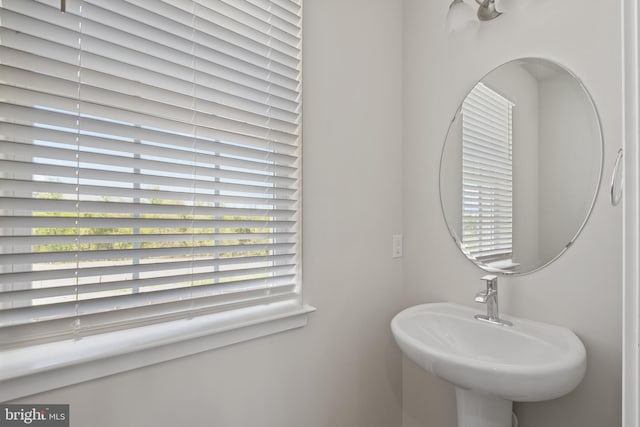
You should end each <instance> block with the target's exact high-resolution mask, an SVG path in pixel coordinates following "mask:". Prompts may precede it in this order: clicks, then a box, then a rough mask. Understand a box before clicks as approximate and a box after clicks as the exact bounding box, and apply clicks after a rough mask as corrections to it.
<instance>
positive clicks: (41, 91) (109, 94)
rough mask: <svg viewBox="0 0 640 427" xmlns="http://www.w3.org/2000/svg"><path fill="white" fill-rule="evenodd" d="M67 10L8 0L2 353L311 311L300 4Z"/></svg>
mask: <svg viewBox="0 0 640 427" xmlns="http://www.w3.org/2000/svg"><path fill="white" fill-rule="evenodd" d="M65 3H66V5H65V7H66V10H65V12H64V13H62V12H61V10H60V8H61V2H60V1H59V0H39V1H25V0H4V1H3V2H2V8H1V9H0V13H1V16H0V19H1V23H2V27H1V29H0V31H1V32H0V57H1V58H2V61H1V63H2V65H1V66H0V67H1V68H2V69H1V70H0V76H1V86H0V96H1V103H0V108H1V114H0V126H1V129H0V144H1V148H0V150H1V151H0V164H1V166H0V186H1V188H0V203H2V205H1V208H0V215H1V216H0V232H1V233H0V234H1V235H0V242H1V243H0V247H1V250H2V253H1V256H0V258H1V261H0V331H1V332H2V333H1V334H0V336H1V337H2V338H1V339H0V349H5V350H6V351H15V349H16V348H17V349H18V350H19V349H20V348H29V347H30V346H34V345H46V343H52V342H58V343H59V342H61V341H64V340H68V341H69V342H74V343H77V342H81V341H82V340H83V339H86V338H89V337H93V339H96V336H98V335H103V336H106V334H109V333H113V332H114V331H124V330H126V331H129V332H130V331H131V330H132V328H144V327H153V326H155V327H156V328H157V327H158V325H160V326H162V325H168V324H169V323H168V322H176V321H180V320H181V319H198V321H201V320H202V319H205V318H206V319H214V320H215V319H229V318H233V317H234V316H237V315H238V313H249V314H247V316H249V317H251V316H253V317H251V322H250V323H252V324H256V323H258V324H259V323H260V321H261V318H260V316H257V317H256V316H255V313H256V312H257V311H251V310H250V309H251V308H256V310H266V312H265V315H264V317H265V318H269V319H272V318H274V316H275V317H276V318H280V317H283V316H284V317H286V316H287V315H288V314H287V313H293V314H295V315H297V314H299V313H301V312H307V311H309V308H305V307H304V306H303V305H302V302H301V292H300V277H299V276H300V274H299V270H300V265H299V263H300V257H299V246H300V240H299V211H298V210H299V205H300V187H299V173H300V167H299V166H300V158H299V153H300V68H301V67H300V57H301V55H300V37H301V35H300V25H301V5H300V2H299V0H248V1H247V0H243V1H240V0H219V1H205V0H193V1H188V0H181V1H179V0H166V1H155V0H154V1H151V0H130V1H125V0H76V1H73V0H67V1H66V2H65ZM283 307H287V308H283ZM270 308H273V310H275V311H270ZM283 310H284V311H283ZM274 313H275V314H274ZM282 313H285V314H282ZM207 316H209V317H207ZM212 316H213V317H212ZM216 316H217V317H216ZM247 319H248V317H240V318H238V320H237V323H242V324H246V323H247ZM194 323H197V322H191V323H190V325H193V324H194ZM172 325H174V324H172ZM295 326H300V324H299V323H298V324H296V325H295ZM225 328H227V329H228V325H226V326H225ZM205 329H206V328H205ZM210 329H211V328H210ZM183 332H184V331H182V332H179V334H183ZM204 332H206V331H202V330H200V331H198V332H197V334H203V333H204ZM190 333H194V334H195V332H193V331H192V332H190ZM163 339H164V340H165V342H166V340H169V341H171V340H172V339H173V340H178V339H181V338H180V337H178V336H174V337H173V338H171V337H164V338H163ZM148 345H150V346H151V345H153V343H151V342H149V343H148ZM122 351H123V352H125V351H126V349H123V350H122ZM3 400H4V399H3Z"/></svg>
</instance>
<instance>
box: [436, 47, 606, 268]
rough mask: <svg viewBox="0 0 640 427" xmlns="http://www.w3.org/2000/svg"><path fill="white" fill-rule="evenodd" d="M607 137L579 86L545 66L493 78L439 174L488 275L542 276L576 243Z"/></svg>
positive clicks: (448, 145) (467, 106) (454, 126)
mask: <svg viewBox="0 0 640 427" xmlns="http://www.w3.org/2000/svg"><path fill="white" fill-rule="evenodd" d="M602 152H603V143H602V134H601V130H600V123H599V119H598V115H597V112H596V109H595V107H594V105H593V102H592V100H591V98H590V96H589V94H588V93H587V91H586V89H585V88H584V86H583V85H582V84H581V83H580V82H579V81H578V79H577V78H576V77H575V76H574V75H573V74H571V73H570V72H569V71H567V70H566V69H564V68H563V67H561V66H559V65H557V64H555V63H552V62H550V61H547V60H543V59H534V58H527V59H520V60H516V61H512V62H509V63H507V64H504V65H502V66H500V67H498V68H496V69H495V70H493V71H492V72H490V73H489V74H487V75H486V76H485V77H484V78H483V79H482V80H481V81H480V82H478V83H477V84H476V85H475V86H474V87H473V89H472V90H471V91H470V92H469V93H468V94H467V96H466V97H465V99H464V100H463V102H462V104H461V106H460V108H459V109H458V112H457V113H456V115H455V117H454V120H453V121H452V123H451V126H450V128H449V132H448V134H447V138H446V141H445V144H444V148H443V152H442V159H441V164H440V199H441V203H442V210H443V214H444V217H445V221H446V223H447V226H448V227H449V231H450V232H451V235H452V236H453V238H454V239H455V241H456V243H457V244H458V246H459V247H460V249H461V250H462V252H463V253H464V254H465V255H466V256H467V258H469V259H470V260H472V261H473V262H475V263H476V264H477V265H478V266H479V267H480V268H482V269H484V270H487V271H493V272H499V273H503V274H524V273H529V272H532V271H535V270H537V269H539V268H541V267H543V266H545V265H547V264H548V263H550V262H552V261H553V260H555V259H556V258H557V257H558V256H560V255H561V254H562V253H563V252H564V251H565V250H566V249H567V248H568V247H569V246H570V245H571V244H572V243H573V242H574V240H575V239H576V237H577V236H578V234H579V233H580V231H581V229H582V227H583V226H584V224H585V223H586V220H587V218H588V217H589V213H590V211H591V208H592V207H593V204H594V202H595V196H596V193H597V190H598V187H599V183H600V175H601V172H602Z"/></svg>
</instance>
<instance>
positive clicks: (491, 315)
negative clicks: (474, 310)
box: [475, 274, 513, 326]
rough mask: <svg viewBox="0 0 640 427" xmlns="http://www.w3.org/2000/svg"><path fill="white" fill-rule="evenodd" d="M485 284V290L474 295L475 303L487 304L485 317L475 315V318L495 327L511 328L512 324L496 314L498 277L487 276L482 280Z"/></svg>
mask: <svg viewBox="0 0 640 427" xmlns="http://www.w3.org/2000/svg"><path fill="white" fill-rule="evenodd" d="M482 280H484V281H486V282H487V289H485V290H484V291H480V292H478V293H477V294H476V298H475V301H476V302H479V303H482V304H487V315H486V316H485V315H483V314H476V316H475V318H476V319H478V320H482V321H483V322H489V323H493V324H495V325H502V326H513V323H511V322H509V321H508V320H504V319H501V318H500V315H499V313H498V276H494V275H493V274H487V275H486V276H484V277H483V278H482Z"/></svg>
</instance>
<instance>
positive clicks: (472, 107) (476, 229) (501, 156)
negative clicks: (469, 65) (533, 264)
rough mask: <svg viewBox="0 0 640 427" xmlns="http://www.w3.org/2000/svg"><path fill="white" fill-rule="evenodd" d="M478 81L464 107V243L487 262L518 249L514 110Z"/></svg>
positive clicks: (509, 255) (469, 250)
mask: <svg viewBox="0 0 640 427" xmlns="http://www.w3.org/2000/svg"><path fill="white" fill-rule="evenodd" d="M513 106H514V104H513V103H512V102H511V101H509V100H508V99H506V98H504V97H503V96H501V95H500V94H498V93H497V92H495V91H493V90H492V89H490V88H488V87H487V86H485V85H484V84H483V83H478V84H477V85H476V86H475V87H474V88H473V90H472V91H471V93H470V94H469V95H468V96H467V97H466V99H465V101H464V103H463V105H462V140H463V143H462V187H463V188H462V243H463V245H464V248H465V250H467V251H468V253H469V255H470V256H472V257H474V258H476V259H478V260H483V261H485V262H490V261H496V260H502V259H509V258H511V253H512V243H513V242H512V228H513V227H512V225H513V218H512V204H513V197H512V129H511V128H512V109H513Z"/></svg>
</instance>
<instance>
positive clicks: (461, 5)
mask: <svg viewBox="0 0 640 427" xmlns="http://www.w3.org/2000/svg"><path fill="white" fill-rule="evenodd" d="M475 1H476V3H478V11H477V12H476V13H474V11H473V7H471V5H469V4H468V3H465V2H464V1H463V0H453V2H452V3H451V5H450V6H449V13H448V14H447V26H448V27H450V29H452V30H454V31H456V30H460V29H462V28H464V27H465V26H466V25H467V24H469V23H471V22H473V21H476V19H479V20H480V21H490V20H492V19H495V18H497V17H498V16H500V15H502V12H501V11H499V10H498V9H496V0H475Z"/></svg>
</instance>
